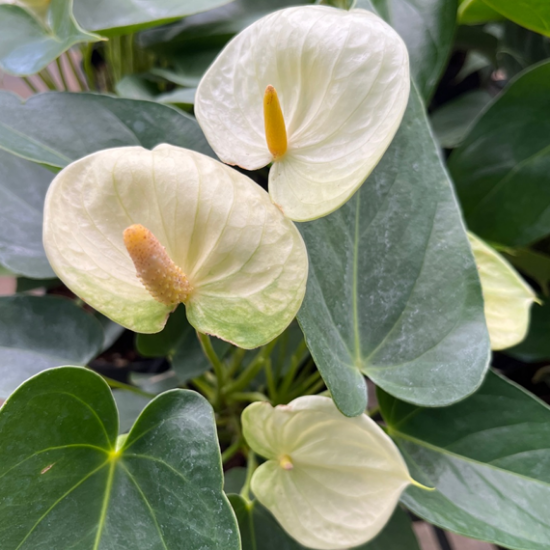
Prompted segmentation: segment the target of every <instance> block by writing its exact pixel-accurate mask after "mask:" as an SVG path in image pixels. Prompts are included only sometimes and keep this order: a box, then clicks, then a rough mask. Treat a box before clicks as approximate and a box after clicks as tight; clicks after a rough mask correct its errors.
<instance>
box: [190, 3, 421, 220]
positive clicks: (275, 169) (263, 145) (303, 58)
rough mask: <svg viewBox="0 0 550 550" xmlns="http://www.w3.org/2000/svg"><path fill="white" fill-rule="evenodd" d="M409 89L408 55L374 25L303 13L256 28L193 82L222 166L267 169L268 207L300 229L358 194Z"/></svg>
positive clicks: (277, 16) (198, 110)
mask: <svg viewBox="0 0 550 550" xmlns="http://www.w3.org/2000/svg"><path fill="white" fill-rule="evenodd" d="M409 88H410V78H409V60H408V53H407V48H406V46H405V44H404V43H403V41H402V40H401V38H400V37H399V35H398V34H397V33H396V32H395V31H394V30H393V29H392V28H391V27H390V26H389V25H388V24H387V23H385V22H384V21H383V20H382V19H381V18H380V17H378V16H376V15H374V14H373V13H371V12H368V11H366V10H360V9H354V10H350V11H344V10H339V9H336V8H331V7H327V6H302V7H297V8H287V9H283V10H280V11H276V12H274V13H272V14H270V15H268V16H266V17H264V18H262V19H260V20H258V21H257V22H255V23H253V24H252V25H250V26H249V27H248V28H246V29H245V30H244V31H243V32H241V33H240V34H239V35H237V36H236V37H235V38H234V39H233V40H232V41H231V42H230V43H229V44H228V45H227V46H226V47H225V49H224V50H223V51H222V52H221V54H220V55H219V57H218V58H217V59H216V60H215V61H214V63H213V64H212V66H211V67H210V69H209V70H208V71H207V72H206V74H205V75H204V77H203V79H202V80H201V82H200V85H199V87H198V89H197V94H196V100H195V114H196V116H197V119H198V121H199V123H200V125H201V127H202V129H203V131H204V133H205V135H206V137H207V139H208V141H209V142H210V145H211V146H212V148H213V149H214V150H215V151H216V153H217V155H218V156H219V158H220V159H221V160H222V161H223V162H225V163H227V164H232V165H238V166H241V167H243V168H246V169H248V170H255V169H258V168H262V167H263V166H266V165H268V164H269V163H271V162H273V166H272V167H271V170H270V173H269V193H270V195H271V198H272V200H273V202H274V203H275V204H277V205H278V206H279V207H280V208H281V210H282V211H283V213H284V214H285V216H287V217H289V218H290V219H293V220H296V221H306V220H312V219H315V218H319V217H321V216H324V215H326V214H329V213H330V212H332V211H334V210H336V209H337V208H339V207H340V206H341V205H342V204H344V203H345V202H346V201H347V200H348V199H349V198H350V197H351V195H353V193H354V192H355V191H356V190H357V189H358V188H359V187H360V186H361V184H362V183H363V181H364V180H365V178H366V177H367V176H368V175H369V174H370V172H371V171H372V170H373V169H374V167H375V166H376V164H377V163H378V161H379V160H380V158H381V157H382V155H383V154H384V152H385V150H386V149H387V147H388V145H389V144H390V142H391V140H392V138H393V136H394V135H395V132H396V131H397V128H398V127H399V124H400V122H401V118H402V116H403V113H404V111H405V107H406V105H407V100H408V96H409Z"/></svg>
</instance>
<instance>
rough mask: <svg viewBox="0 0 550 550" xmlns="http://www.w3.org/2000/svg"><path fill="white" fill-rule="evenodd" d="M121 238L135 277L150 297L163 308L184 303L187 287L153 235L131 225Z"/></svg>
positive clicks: (183, 274) (182, 274)
mask: <svg viewBox="0 0 550 550" xmlns="http://www.w3.org/2000/svg"><path fill="white" fill-rule="evenodd" d="M123 238H124V245H125V246H126V250H128V253H129V254H130V257H131V258H132V261H133V262H134V265H135V266H136V272H137V276H138V277H139V279H140V281H141V282H142V283H143V286H144V287H145V288H146V289H147V290H148V291H149V293H150V294H151V296H152V297H153V298H154V299H155V300H157V301H158V302H160V303H162V304H164V305H167V306H171V305H177V304H179V303H182V302H183V303H185V302H187V300H188V299H189V295H190V293H191V285H190V284H189V281H188V280H187V277H186V276H185V273H184V272H183V271H182V270H181V269H180V268H179V267H178V266H177V265H176V264H175V263H174V262H173V261H172V259H171V258H170V256H169V255H168V253H167V252H166V249H165V248H164V247H163V246H162V244H160V242H159V240H158V239H157V238H156V237H155V236H154V235H153V233H151V231H149V229H147V228H146V227H144V226H143V225H140V224H134V225H131V226H130V227H127V228H126V229H125V230H124V233H123Z"/></svg>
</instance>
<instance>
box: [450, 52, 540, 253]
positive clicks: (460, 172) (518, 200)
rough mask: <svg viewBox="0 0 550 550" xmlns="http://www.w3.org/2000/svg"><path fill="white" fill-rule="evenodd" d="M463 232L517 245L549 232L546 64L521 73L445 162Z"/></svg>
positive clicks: (534, 239) (536, 238) (529, 241)
mask: <svg viewBox="0 0 550 550" xmlns="http://www.w3.org/2000/svg"><path fill="white" fill-rule="evenodd" d="M449 168H450V170H451V174H452V176H453V178H454V181H455V184H456V187H457V191H458V195H459V197H460V200H461V203H462V207H463V209H464V215H465V216H466V220H467V222H468V227H469V228H470V229H471V230H472V231H473V232H474V233H476V234H477V235H479V236H480V237H482V238H484V239H485V240H488V241H492V242H497V243H501V244H505V245H508V246H522V245H525V244H528V243H531V242H533V241H536V240H538V239H540V238H541V237H544V236H545V235H547V234H549V233H550V208H549V205H550V187H549V186H548V185H547V184H548V172H549V171H550V61H547V62H545V63H542V64H539V65H537V66H535V67H533V68H532V69H530V70H528V71H526V72H524V73H522V74H521V75H520V76H519V77H518V78H517V79H515V80H514V81H513V82H512V83H511V84H510V85H509V86H508V88H507V89H506V90H505V91H504V92H503V93H502V94H501V95H500V96H498V97H497V98H496V100H495V101H494V102H493V103H492V104H491V105H490V106H489V108H488V109H487V110H486V111H485V112H484V113H483V114H482V116H481V117H480V118H479V119H478V121H477V123H476V125H475V126H474V127H473V129H472V130H471V132H470V133H469V134H468V136H467V138H466V140H465V141H464V143H463V144H462V145H461V146H460V147H459V148H458V149H456V150H455V151H454V152H453V154H452V155H451V157H450V159H449Z"/></svg>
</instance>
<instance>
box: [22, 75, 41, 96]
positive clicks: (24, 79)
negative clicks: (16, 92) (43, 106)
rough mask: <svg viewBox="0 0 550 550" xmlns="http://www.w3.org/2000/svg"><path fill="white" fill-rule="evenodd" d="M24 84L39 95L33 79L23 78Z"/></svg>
mask: <svg viewBox="0 0 550 550" xmlns="http://www.w3.org/2000/svg"><path fill="white" fill-rule="evenodd" d="M21 78H22V80H23V82H24V83H25V84H26V85H27V86H28V87H29V88H30V89H31V92H33V93H35V94H37V93H38V88H37V87H36V86H35V85H34V84H33V83H32V81H31V79H30V78H29V77H28V76H23V77H21Z"/></svg>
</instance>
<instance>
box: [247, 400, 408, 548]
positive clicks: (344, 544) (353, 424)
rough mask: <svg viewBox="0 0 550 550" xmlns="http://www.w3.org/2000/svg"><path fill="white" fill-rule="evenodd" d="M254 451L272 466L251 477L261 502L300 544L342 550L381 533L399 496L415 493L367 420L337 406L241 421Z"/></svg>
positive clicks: (302, 406)
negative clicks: (348, 413)
mask: <svg viewBox="0 0 550 550" xmlns="http://www.w3.org/2000/svg"><path fill="white" fill-rule="evenodd" d="M242 422H243V431H244V432H243V433H244V436H245V438H246V441H247V442H248V444H249V445H250V447H251V448H252V450H253V451H255V452H256V453H258V454H259V455H261V456H263V457H265V458H267V459H268V460H267V462H265V463H264V464H262V465H261V466H260V467H259V468H258V469H257V470H256V471H255V472H254V474H253V476H252V484H251V485H252V491H253V492H254V495H255V496H256V498H257V499H258V500H259V501H260V502H261V503H262V504H263V505H264V506H265V507H266V508H267V509H269V510H270V512H271V513H272V514H273V515H274V516H275V518H276V519H277V520H278V521H279V523H280V524H281V526H282V527H283V528H284V529H285V530H286V531H287V533H288V534H289V535H291V536H292V537H293V538H294V539H296V540H297V541H298V542H299V543H300V544H302V545H304V546H307V547H309V548H319V549H326V550H331V549H339V548H350V547H353V546H357V545H359V544H363V543H365V542H367V541H369V540H371V539H372V538H373V537H375V536H376V535H377V534H378V533H379V531H380V530H381V529H382V528H383V527H384V525H385V524H386V522H387V521H388V519H389V518H390V516H391V515H392V513H393V510H394V509H395V506H396V505H397V502H398V500H399V497H400V495H401V493H402V491H403V490H404V489H405V487H407V485H409V484H411V483H412V484H415V485H418V484H417V483H416V482H415V481H413V480H412V479H411V477H410V475H409V471H408V469H407V466H406V464H405V462H404V460H403V458H402V457H401V454H400V453H399V451H398V449H397V447H396V446H395V444H394V443H393V441H392V440H391V439H390V438H389V437H388V436H387V435H386V434H385V433H384V431H383V430H382V429H381V428H380V427H379V426H378V425H377V424H376V422H374V421H373V420H372V419H371V418H369V417H368V416H367V415H366V414H362V415H360V416H356V417H354V418H348V417H345V416H343V415H342V414H341V413H340V412H339V411H338V409H337V408H336V406H335V405H334V403H333V401H332V399H329V398H328V397H322V396H318V395H316V396H304V397H299V398H298V399H295V400H294V401H292V402H291V403H289V404H288V405H279V406H277V407H275V408H273V407H272V406H271V405H270V404H269V403H265V402H263V403H253V404H252V405H250V406H248V407H247V408H246V409H245V410H244V412H243V415H242Z"/></svg>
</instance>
